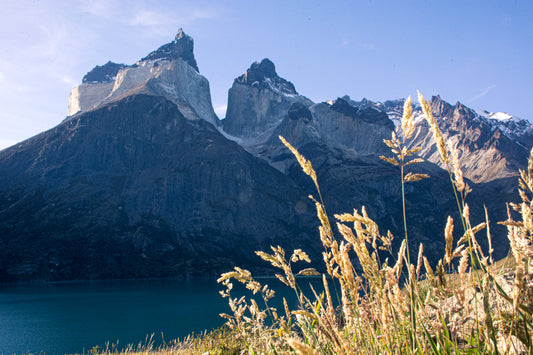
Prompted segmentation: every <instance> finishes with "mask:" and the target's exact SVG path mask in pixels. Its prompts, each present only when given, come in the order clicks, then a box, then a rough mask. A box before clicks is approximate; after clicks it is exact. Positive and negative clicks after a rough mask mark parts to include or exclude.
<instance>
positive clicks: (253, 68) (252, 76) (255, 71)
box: [235, 58, 278, 85]
mask: <svg viewBox="0 0 533 355" xmlns="http://www.w3.org/2000/svg"><path fill="white" fill-rule="evenodd" d="M275 77H278V74H277V73H276V66H275V65H274V63H272V61H271V60H270V59H268V58H264V59H263V60H262V61H261V62H254V63H252V65H250V68H248V69H247V70H246V73H244V74H243V75H241V76H239V77H238V78H237V79H235V81H237V82H238V83H240V84H249V85H251V84H253V83H254V82H256V81H259V82H261V81H264V80H265V78H275Z"/></svg>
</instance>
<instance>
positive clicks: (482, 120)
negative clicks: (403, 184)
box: [344, 96, 533, 183]
mask: <svg viewBox="0 0 533 355" xmlns="http://www.w3.org/2000/svg"><path fill="white" fill-rule="evenodd" d="M344 99H345V100H346V101H347V102H349V103H350V105H352V106H353V107H356V108H359V109H361V108H373V109H375V110H378V111H381V112H384V113H386V114H387V115H388V116H389V117H391V118H392V119H393V120H395V122H396V125H399V121H400V119H401V116H402V110H403V104H404V102H405V100H403V99H401V100H391V101H386V102H384V103H381V102H377V103H375V102H371V101H369V100H362V101H360V102H356V101H353V100H351V99H350V98H349V97H348V96H345V97H344ZM430 106H431V108H432V110H433V114H434V116H435V119H436V121H437V123H438V124H439V126H440V128H441V130H442V132H443V134H444V136H445V138H446V139H447V140H448V141H449V142H450V143H451V144H452V146H453V147H454V148H456V150H457V151H458V152H459V162H460V165H461V167H462V169H463V173H464V175H465V176H466V177H467V178H469V179H470V180H472V181H474V182H478V183H486V182H491V181H496V180H498V179H504V178H509V177H514V176H518V169H524V168H525V167H526V163H527V158H528V156H529V151H530V149H531V147H532V146H533V125H532V124H531V123H530V122H529V121H526V120H522V119H518V118H516V117H513V116H511V115H509V114H505V113H501V112H499V113H497V114H491V113H488V112H486V111H484V112H483V111H480V112H477V111H474V110H472V109H470V108H468V107H466V106H465V105H463V104H461V103H460V102H457V103H456V104H455V105H451V104H449V103H448V102H446V101H444V100H442V99H441V98H440V96H433V97H432V98H431V100H430ZM414 114H415V122H416V138H415V142H416V143H417V144H418V145H421V146H422V151H421V152H420V153H419V155H420V156H421V157H423V158H424V159H427V160H428V161H431V162H433V163H435V164H438V165H440V166H442V163H441V162H440V158H439V153H438V151H437V148H436V144H435V141H434V139H433V137H432V136H431V135H428V131H429V127H428V124H427V122H426V120H425V119H424V117H423V113H422V109H421V108H420V106H419V105H415V107H414Z"/></svg>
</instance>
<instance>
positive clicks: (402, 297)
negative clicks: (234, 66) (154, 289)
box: [103, 95, 533, 354]
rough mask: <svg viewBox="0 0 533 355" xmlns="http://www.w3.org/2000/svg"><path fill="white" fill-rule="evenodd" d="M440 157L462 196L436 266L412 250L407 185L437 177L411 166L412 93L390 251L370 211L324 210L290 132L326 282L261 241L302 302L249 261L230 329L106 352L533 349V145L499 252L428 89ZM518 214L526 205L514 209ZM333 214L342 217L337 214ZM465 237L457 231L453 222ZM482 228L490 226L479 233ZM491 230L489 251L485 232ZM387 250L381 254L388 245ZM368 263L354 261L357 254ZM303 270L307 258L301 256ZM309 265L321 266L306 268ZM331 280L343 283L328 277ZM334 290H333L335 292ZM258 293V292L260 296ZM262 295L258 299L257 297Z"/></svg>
mask: <svg viewBox="0 0 533 355" xmlns="http://www.w3.org/2000/svg"><path fill="white" fill-rule="evenodd" d="M419 101H420V104H421V107H422V109H423V111H424V113H425V116H426V119H427V121H428V123H429V125H430V127H431V132H432V133H431V134H432V135H433V138H434V140H435V142H436V144H437V148H438V150H439V153H440V156H441V160H442V163H443V165H444V166H445V167H447V170H448V172H449V176H450V191H451V193H452V194H453V195H454V196H455V199H456V201H457V208H458V212H459V215H460V220H459V221H454V220H453V219H452V218H451V217H448V221H447V224H446V226H444V234H445V240H446V247H445V250H443V257H442V259H441V260H440V261H439V262H438V264H437V265H436V267H434V268H433V267H432V266H431V265H430V263H429V262H428V260H427V259H426V258H425V257H424V253H423V245H420V246H419V248H418V249H417V250H410V247H409V243H408V238H409V233H408V232H409V225H408V222H409V221H408V219H407V218H406V215H407V213H406V210H405V194H404V193H403V191H404V186H405V184H406V183H416V181H418V180H420V179H424V178H429V177H428V176H427V175H421V174H412V173H410V172H408V170H409V168H410V165H412V164H417V163H419V162H421V161H422V160H421V159H420V158H418V157H416V153H417V152H418V151H420V148H419V147H416V146H413V143H412V142H411V137H412V135H413V132H414V125H413V115H412V109H411V100H410V99H409V100H407V101H406V105H405V107H404V114H403V117H402V125H401V127H400V129H399V133H398V135H396V134H394V133H393V135H392V137H391V139H390V140H386V141H385V144H387V145H388V146H389V147H390V148H391V152H392V155H393V156H392V157H382V159H384V160H386V161H388V162H389V163H391V164H394V165H396V166H399V167H400V176H399V183H401V184H402V203H403V212H404V226H403V227H404V228H403V234H404V235H403V238H402V243H401V246H400V248H399V249H398V250H393V244H392V240H393V236H392V235H391V234H390V233H381V232H380V230H379V227H378V225H377V224H376V223H375V222H374V221H373V220H372V218H371V216H369V215H368V214H367V213H366V210H365V208H364V207H363V208H362V209H361V211H357V210H355V211H354V212H353V213H344V214H339V215H335V216H334V219H330V216H329V215H328V214H327V212H326V208H325V206H324V204H323V202H322V196H321V193H320V187H319V183H318V181H317V176H316V173H315V171H314V169H313V167H312V164H311V162H309V161H308V160H306V159H305V158H304V157H303V156H301V154H300V153H299V152H298V151H297V150H296V149H295V148H294V147H292V146H291V145H290V144H289V143H288V142H287V141H286V140H284V139H283V137H280V139H281V140H282V141H283V143H284V144H285V145H286V146H287V147H288V148H289V149H290V150H291V151H292V153H293V154H294V155H295V157H296V159H297V160H298V162H299V164H300V165H301V167H302V169H303V171H304V173H306V174H307V175H309V177H310V178H311V179H312V181H313V182H314V184H315V187H316V193H317V195H316V197H313V196H310V198H311V199H312V200H313V201H314V203H315V206H316V211H317V216H318V219H319V220H320V223H321V225H320V227H319V235H320V240H321V242H322V244H323V246H324V252H323V260H324V264H325V269H326V270H327V274H323V275H319V276H320V277H321V279H322V284H323V285H322V286H323V287H321V288H320V289H315V288H312V291H313V292H312V293H313V296H312V297H308V295H305V294H304V293H303V292H302V290H301V289H300V288H299V286H298V284H297V283H296V277H298V274H295V273H294V272H293V269H294V266H295V264H298V265H300V264H302V263H304V264H305V263H309V262H310V260H309V257H308V256H307V254H306V253H305V252H303V251H302V250H300V249H297V250H294V251H293V252H291V253H286V252H285V251H284V250H283V249H281V248H280V247H271V250H270V252H268V253H267V252H264V251H263V252H256V253H257V255H258V256H259V257H260V258H262V259H263V260H265V261H267V262H269V263H270V264H271V265H272V266H274V267H275V268H277V269H278V270H279V273H278V274H277V275H276V277H277V278H278V279H279V280H280V281H281V282H283V283H284V284H285V285H286V286H287V287H289V288H290V289H292V290H293V292H294V293H295V295H296V297H297V300H298V306H297V307H296V308H295V309H290V308H289V307H288V305H287V302H286V301H285V300H283V304H284V307H283V309H276V308H275V307H273V306H272V305H271V303H272V302H271V301H272V299H273V298H274V297H275V293H274V291H272V290H270V289H269V288H268V286H266V285H262V284H261V283H260V282H259V281H258V280H257V279H255V278H254V277H253V276H252V275H251V273H250V272H249V271H247V270H244V269H241V268H238V267H235V268H234V270H232V271H230V272H227V273H224V274H222V275H221V277H220V278H219V280H218V282H219V283H221V284H223V285H225V287H226V289H225V290H224V291H222V292H221V295H222V297H225V298H227V300H228V303H229V306H230V309H231V314H222V315H221V316H222V317H224V318H225V319H226V320H227V322H226V326H225V328H224V329H225V330H217V331H214V332H212V333H207V334H203V335H202V336H199V337H189V338H187V339H185V340H182V341H176V342H174V343H172V344H167V345H165V346H163V347H162V348H160V349H153V348H150V347H147V348H145V349H139V350H138V351H137V352H135V351H134V350H135V349H129V350H130V351H129V352H128V351H126V352H112V351H111V352H110V351H108V352H103V353H106V354H111V353H113V354H115V353H116V354H189V353H192V354H203V353H207V354H241V353H242V354H286V353H290V354H294V353H295V354H429V353H431V354H533V325H532V324H533V323H532V322H533V319H532V314H533V251H532V241H533V240H532V238H533V213H532V211H533V202H532V195H533V150H532V151H531V155H530V157H529V164H528V169H527V170H525V171H520V178H519V193H520V197H521V200H522V202H521V203H520V204H509V206H508V210H509V212H508V219H507V220H506V221H503V222H500V223H501V224H503V225H505V226H506V227H507V229H508V238H509V243H510V246H511V252H510V255H509V257H507V258H506V259H504V260H501V261H499V262H494V260H493V258H492V249H491V248H492V246H491V235H490V231H489V230H488V229H487V225H488V216H487V221H486V222H485V223H481V224H478V225H475V226H473V225H471V223H470V213H469V211H470V207H469V205H468V202H467V201H468V194H469V192H470V187H469V186H468V185H467V184H466V183H465V182H464V181H463V177H462V171H461V167H460V166H459V164H458V159H457V152H456V151H455V150H454V149H453V147H452V146H450V145H448V143H447V142H446V140H445V138H444V136H443V135H442V133H441V131H440V129H439V127H438V125H437V124H436V122H435V120H434V118H433V115H432V113H431V109H430V107H429V104H428V103H427V101H425V100H424V98H423V97H422V96H421V95H419ZM513 216H518V218H517V219H514V217H513ZM332 221H334V223H332ZM454 229H455V230H456V233H457V231H460V234H462V237H461V238H460V239H459V240H457V241H455V240H453V230H454ZM482 231H484V232H483V233H481V232H482ZM481 234H484V235H486V238H488V245H489V250H488V251H484V250H483V249H482V248H481V247H480V245H479V243H478V241H477V239H478V238H481V237H480V236H479V235H481ZM384 253H387V254H388V255H389V256H388V257H387V258H386V259H383V254H384ZM355 260H357V262H358V263H359V264H360V265H361V266H362V270H363V272H362V273H361V274H359V273H357V272H356V269H355V268H354V262H355ZM299 269H300V267H299ZM300 273H301V274H303V275H317V274H318V272H317V271H316V270H314V269H311V268H307V269H304V270H303V271H301V272H300ZM234 282H240V283H243V284H245V285H246V287H247V288H248V289H249V290H250V292H251V293H253V294H254V295H255V297H254V298H246V297H241V298H236V297H233V296H232V289H233V283H234ZM332 284H333V285H334V287H331V286H332ZM330 290H331V291H330ZM257 296H259V297H257ZM256 299H259V300H261V302H259V303H258V302H257V301H256Z"/></svg>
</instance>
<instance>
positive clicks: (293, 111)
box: [288, 102, 313, 123]
mask: <svg viewBox="0 0 533 355" xmlns="http://www.w3.org/2000/svg"><path fill="white" fill-rule="evenodd" d="M288 114H289V119H291V120H300V119H301V120H303V121H304V122H305V123H309V122H311V121H312V120H313V116H312V115H311V111H309V109H308V108H307V107H305V105H302V104H300V103H297V102H296V103H294V104H292V105H291V107H290V108H289V112H288Z"/></svg>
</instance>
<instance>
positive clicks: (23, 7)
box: [0, 0, 533, 148]
mask: <svg viewBox="0 0 533 355" xmlns="http://www.w3.org/2000/svg"><path fill="white" fill-rule="evenodd" d="M532 18H533V1H531V0H521V1H519V0H501V1H490V0H484V1H474V0H462V1H442V0H441V1H433V0H404V1H393V0H391V1H378V0H372V1H369V0H353V1H341V0H329V1H313V0H307V1H303V0H301V1H291V0H284V1H278V0H269V1H251V0H234V1H230V0H227V1H223V0H219V1H202V0H194V1H193V0H190V1H180V0H176V1H149V0H140V1H126V0H92V1H89V0H87V1H83V0H81V1H59V0H57V1H52V0H48V1H44V0H42V1H39V0H33V1H30V0H3V1H2V2H1V3H0V107H1V110H0V124H1V127H2V129H1V130H0V148H3V147H6V146H9V145H11V144H14V143H16V142H18V141H21V140H23V139H26V138H29V137H31V136H33V135H35V134H38V133H40V132H42V131H44V130H47V129H49V128H52V127H53V126H55V125H57V124H58V123H60V122H61V121H62V120H63V119H64V118H65V117H66V115H67V106H68V95H69V93H70V91H71V89H72V88H73V87H74V86H76V85H78V84H79V83H80V82H81V79H82V77H83V75H85V73H86V72H88V71H89V70H91V69H92V68H93V67H94V66H95V65H101V64H104V63H105V62H107V61H108V60H111V61H114V62H119V63H126V64H132V63H134V62H135V61H137V60H138V59H140V58H142V57H143V56H145V55H146V54H147V53H149V52H150V51H152V50H154V49H156V48H157V47H159V46H160V45H162V44H165V43H167V42H170V41H171V40H172V39H173V38H174V35H175V34H176V32H177V30H178V28H180V27H183V29H184V31H185V32H186V33H187V34H189V35H191V36H192V37H193V38H194V41H195V56H196V60H197V62H198V66H199V69H200V73H201V74H203V75H204V76H205V77H206V78H207V79H208V80H209V82H210V85H211V95H212V99H213V105H214V107H215V108H216V110H217V112H219V113H220V112H223V111H224V106H225V105H226V101H227V91H228V89H229V88H230V87H231V85H232V83H233V79H234V78H235V77H237V76H239V75H241V74H242V73H243V72H244V71H245V70H246V69H247V68H248V67H249V66H250V64H251V63H252V62H254V61H258V60H261V59H262V58H265V57H268V58H270V59H271V60H272V61H273V62H274V63H275V64H276V69H277V72H278V74H279V75H280V76H282V77H284V78H285V79H287V80H290V81H291V82H292V83H293V84H294V85H295V86H296V89H297V90H298V92H299V93H300V94H302V95H305V96H307V97H309V98H310V99H312V100H313V101H315V102H320V101H323V100H330V99H335V98H337V97H339V96H343V95H346V94H347V95H350V96H351V97H352V98H353V99H355V100H360V99H362V98H364V97H366V98H368V99H371V100H387V99H395V98H400V97H406V96H408V95H412V96H414V97H416V90H420V91H421V92H422V93H423V94H424V95H425V96H426V97H430V96H431V95H436V94H440V95H441V97H442V98H443V99H444V100H446V101H449V102H451V103H452V104H453V103H455V102H456V101H461V102H463V103H464V104H466V105H467V106H469V107H472V108H475V109H485V110H488V111H493V112H497V111H505V112H509V113H511V114H513V115H516V116H518V117H522V118H527V119H530V120H533V65H532V64H531V63H532V62H533V61H532V58H533V21H531V19H532Z"/></svg>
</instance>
